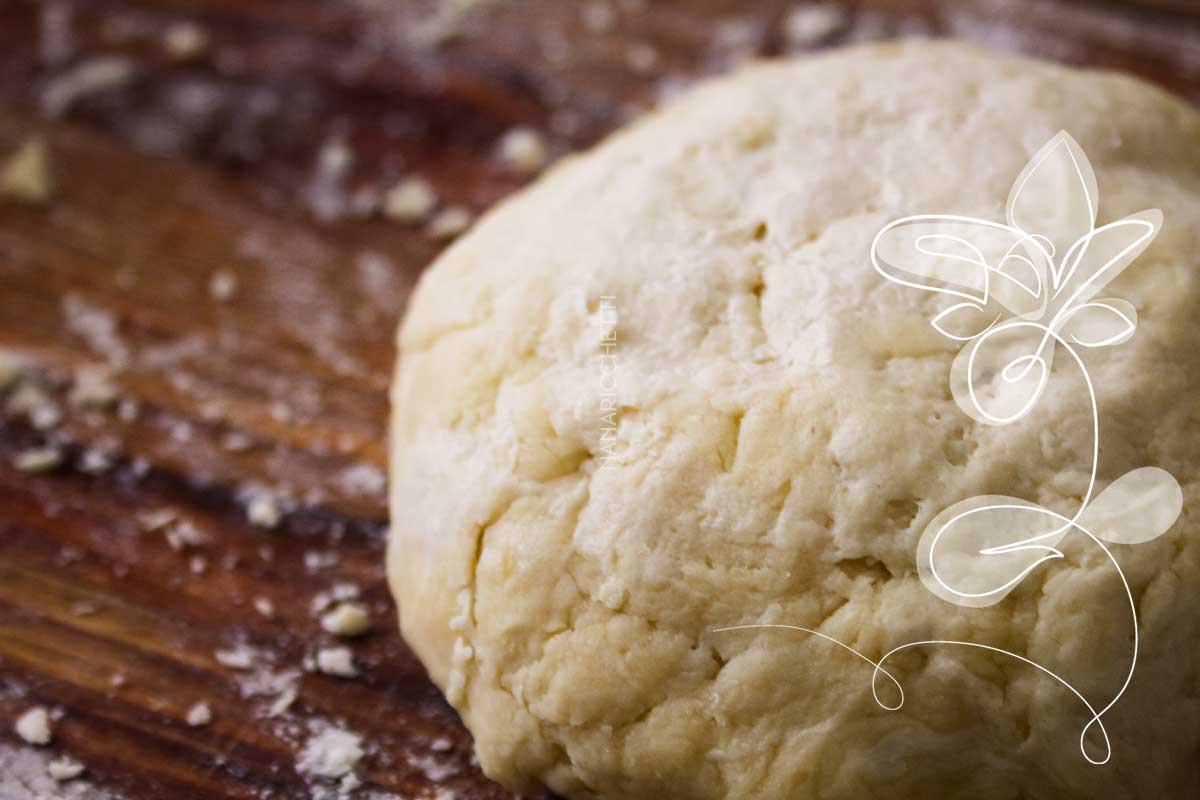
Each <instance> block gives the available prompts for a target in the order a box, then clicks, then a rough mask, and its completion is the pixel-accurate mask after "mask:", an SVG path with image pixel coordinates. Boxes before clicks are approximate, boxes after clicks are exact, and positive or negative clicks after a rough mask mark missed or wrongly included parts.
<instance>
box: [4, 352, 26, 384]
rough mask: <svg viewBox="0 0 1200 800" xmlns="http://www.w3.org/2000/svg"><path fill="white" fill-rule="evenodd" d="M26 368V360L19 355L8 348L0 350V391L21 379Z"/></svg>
mask: <svg viewBox="0 0 1200 800" xmlns="http://www.w3.org/2000/svg"><path fill="white" fill-rule="evenodd" d="M28 368H29V364H28V362H26V361H25V359H24V358H22V357H21V356H19V355H17V354H16V353H13V352H11V351H8V350H0V391H3V390H5V389H7V388H9V387H10V386H12V385H13V384H15V383H17V382H18V381H19V380H21V378H23V377H24V375H25V371H26V370H27V369H28Z"/></svg>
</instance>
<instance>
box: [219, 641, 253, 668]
mask: <svg viewBox="0 0 1200 800" xmlns="http://www.w3.org/2000/svg"><path fill="white" fill-rule="evenodd" d="M213 658H215V659H216V660H217V663H218V664H220V665H221V666H223V667H228V668H229V669H250V668H251V667H253V666H254V660H255V653H254V651H253V650H252V649H250V648H249V647H246V646H245V645H239V646H237V647H232V648H229V649H227V650H217V651H216V652H214V653H213Z"/></svg>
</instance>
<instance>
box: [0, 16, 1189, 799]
mask: <svg viewBox="0 0 1200 800" xmlns="http://www.w3.org/2000/svg"><path fill="white" fill-rule="evenodd" d="M1189 7H1190V6H1189V5H1188V4H1186V3H1184V4H1180V3H1174V2H1172V0H1144V2H1139V3H1129V4H1125V5H1124V6H1122V5H1121V4H1119V3H1111V4H1092V3H1065V2H1050V1H1049V0H1024V1H1023V2H1012V3H997V2H984V1H982V0H980V1H979V2H951V1H950V0H944V2H929V1H928V0H925V1H918V0H877V1H876V2H861V3H844V4H838V3H826V4H819V5H817V6H805V5H803V4H798V3H790V2H782V1H776V2H757V3H742V2H733V1H732V0H729V2H711V1H710V0H705V1H704V2H687V3H684V2H678V3H676V2H654V3H649V2H618V1H617V0H612V2H579V3H562V2H550V1H549V0H545V1H544V2H519V0H491V1H490V2H483V1H482V0H477V2H474V3H467V2H458V1H456V2H449V1H447V2H441V3H432V2H376V1H374V0H357V1H356V2H348V1H346V0H343V2H326V3H313V2H309V1H308V0H282V1H280V2H272V3H238V2H225V1H224V0H203V2H198V3H182V2H174V1H173V0H168V1H167V2H148V1H147V0H141V1H140V2H90V3H83V2H78V3H73V2H63V1H61V0H45V1H44V2H32V1H31V0H7V2H5V3H3V5H2V8H3V15H4V16H3V19H4V24H3V25H0V162H7V160H8V159H9V158H10V157H11V156H12V155H13V154H15V153H16V152H17V151H18V150H19V148H21V147H22V145H24V144H27V143H28V142H30V141H40V142H42V143H43V144H44V147H45V152H46V158H47V164H48V170H49V176H50V178H51V179H52V180H51V183H50V185H49V189H48V192H49V193H48V198H47V200H46V202H37V201H36V199H35V201H34V202H26V201H22V200H20V199H19V198H13V197H7V198H5V199H3V200H0V349H2V350H3V351H4V353H6V354H7V358H8V362H7V363H8V364H9V366H10V367H11V366H12V364H14V363H15V364H16V366H15V367H12V369H13V370H15V373H14V374H13V375H11V376H10V381H9V382H8V383H7V384H6V389H5V391H4V394H3V396H2V397H0V729H2V732H0V797H3V798H5V800H7V799H8V798H9V797H12V798H15V799H16V800H24V798H25V797H31V798H32V797H37V798H44V797H52V798H53V797H89V798H93V797H99V798H102V799H104V800H107V798H109V797H114V798H131V799H134V800H140V799H141V798H147V799H148V798H161V797H189V798H192V797H195V798H268V797H275V798H308V797H338V796H342V795H344V796H346V797H360V798H367V799H368V800H385V799H387V798H433V797H438V798H440V800H450V798H460V800H471V799H472V798H502V797H508V796H510V795H508V794H507V793H505V792H504V791H503V790H502V789H500V788H499V787H496V786H495V785H493V784H491V783H489V782H488V781H487V780H486V779H485V778H483V777H482V776H481V775H480V773H479V771H478V769H477V768H476V767H474V766H473V764H472V760H471V756H470V740H469V737H468V735H467V734H466V732H465V731H464V730H463V729H462V727H461V725H460V724H459V723H458V721H457V719H456V718H455V716H454V714H453V713H452V712H451V711H450V710H449V709H448V708H447V706H446V705H445V704H444V702H443V701H442V700H441V699H440V697H439V696H438V693H437V692H436V690H435V689H434V688H433V687H432V686H431V685H430V684H429V682H428V681H427V679H426V678H425V677H424V673H423V670H422V669H421V667H420V665H419V664H418V663H417V662H416V661H415V659H414V658H413V657H412V655H411V654H410V653H409V651H408V650H407V648H406V647H405V646H404V644H403V642H402V641H401V640H400V638H399V636H398V635H397V634H396V633H395V630H394V628H395V626H394V623H393V614H394V612H393V609H392V607H391V604H390V600H389V598H388V595H387V590H386V587H385V584H384V578H383V540H384V536H385V524H386V523H385V517H386V512H385V503H384V485H383V467H384V430H385V426H386V396H385V390H386V385H387V381H388V377H389V375H388V373H389V370H390V365H391V359H392V345H391V342H392V335H393V330H394V326H395V322H396V320H397V318H398V316H399V314H400V311H401V309H402V307H403V304H404V301H405V298H406V297H407V295H408V293H409V291H410V290H411V288H412V286H413V283H414V282H415V280H416V278H417V276H418V275H419V273H420V270H421V269H422V268H423V266H424V265H425V264H426V263H428V262H429V260H431V259H432V258H433V257H434V256H435V255H436V254H437V252H438V251H439V250H440V248H441V247H443V246H444V244H445V240H444V239H440V238H439V235H438V234H445V233H448V232H449V230H450V228H452V227H454V225H455V224H457V223H462V222H463V221H464V219H466V218H469V217H470V216H473V215H475V214H478V213H479V212H481V211H483V210H485V209H486V208H487V207H488V206H489V205H491V204H492V203H494V202H495V201H497V200H498V199H499V198H501V197H503V196H504V195H505V194H507V193H509V192H511V191H512V190H514V189H515V188H517V187H518V186H520V185H521V184H522V183H523V182H525V181H526V180H528V179H529V175H530V173H532V172H535V171H536V168H537V166H538V164H537V162H538V161H539V160H540V159H539V158H538V157H537V152H538V148H537V147H533V148H531V147H530V146H529V139H528V136H525V138H524V140H523V144H522V137H521V136H517V137H516V138H517V140H518V142H517V144H516V145H512V144H511V135H512V132H513V131H514V130H519V131H532V132H534V133H535V134H536V139H537V143H538V144H539V145H541V146H542V148H543V149H544V153H543V154H542V155H543V156H544V157H546V158H548V159H553V158H556V157H559V156H561V155H563V154H565V153H568V152H570V151H572V150H576V149H579V148H582V147H584V146H586V145H587V144H589V143H590V142H592V141H594V140H595V139H596V138H598V137H599V136H601V135H603V134H604V133H605V132H607V131H609V130H611V129H613V128H614V127H616V126H618V125H620V124H621V123H623V122H624V121H626V120H628V119H631V118H633V117H635V116H636V115H637V114H638V113H639V112H640V111H641V110H643V109H645V108H648V107H650V106H652V105H653V104H654V103H656V102H659V101H661V100H662V99H664V98H666V97H669V96H670V95H672V94H673V93H675V92H677V91H679V90H680V89H681V88H683V87H684V86H686V85H687V84H689V83H691V82H693V81H694V80H696V79H697V78H698V77H700V76H702V75H704V74H709V73H712V72H716V71H720V70H723V69H726V68H728V67H730V66H732V65H734V64H736V63H738V62H740V61H743V60H745V59H747V58H751V57H755V56H760V55H767V56H770V55H779V54H784V53H788V52H799V51H804V50H809V49H814V48H820V47H828V46H832V45H834V44H838V43H844V42H853V41H865V40H873V39H881V38H894V37H897V36H925V35H935V34H943V33H950V34H955V35H960V36H966V37H969V38H973V39H976V40H979V41H981V42H984V43H987V44H990V45H991V46H995V47H1000V48H1002V49H1010V50H1013V49H1015V50H1023V51H1026V52H1035V53H1042V54H1046V55H1050V56H1054V57H1057V58H1060V59H1063V60H1065V61H1069V62H1072V63H1096V64H1107V65H1111V66H1115V67H1120V68H1123V69H1127V70H1130V71H1133V72H1136V73H1139V74H1142V75H1144V76H1146V77H1149V78H1151V79H1153V80H1157V81H1158V82H1160V83H1162V84H1163V85H1166V86H1168V87H1170V88H1172V89H1174V90H1175V91H1177V92H1179V93H1181V94H1183V95H1185V96H1187V97H1189V98H1191V99H1193V100H1200V52H1198V48H1200V46H1198V45H1197V44H1196V42H1200V22H1198V21H1197V19H1196V18H1195V17H1194V16H1189V15H1188V14H1187V9H1188V8H1189ZM1123 9H1124V10H1123ZM506 136H507V137H510V138H509V141H510V144H509V145H507V146H506V145H503V144H502V142H504V141H505V140H506ZM412 178H416V179H419V180H420V181H423V182H425V183H427V184H428V186H429V188H430V189H431V190H432V192H433V194H434V195H435V196H436V207H435V208H433V209H427V208H424V206H425V205H427V203H421V202H416V203H415V206H414V202H413V200H412V193H411V192H410V193H409V195H407V196H406V197H407V201H406V202H401V200H403V199H404V198H401V200H396V201H395V202H394V203H393V205H392V206H391V207H390V208H389V206H388V197H389V194H388V193H389V190H391V189H393V188H395V187H396V186H397V184H398V183H399V182H401V181H402V180H405V179H412ZM414 209H415V210H414ZM447 210H454V211H455V212H456V213H457V215H458V218H457V219H450V218H447V217H445V216H443V217H442V218H441V223H442V224H441V229H440V231H439V230H438V229H437V228H438V226H437V225H434V219H436V218H438V215H439V214H442V213H443V212H446V211H447ZM450 216H451V217H453V216H454V214H451V215H450ZM431 226H433V227H432V228H431ZM3 366H4V364H3V363H0V378H3V377H4V374H5V373H4V369H2V367H3ZM98 375H99V376H101V378H103V380H104V381H107V382H108V384H109V385H110V388H111V389H112V390H113V391H112V394H113V396H112V397H106V396H105V394H106V393H105V391H104V387H103V386H101V388H100V390H99V391H97V387H96V376H98ZM102 383H103V381H102ZM81 386H82V387H83V388H82V389H81V388H80V387H81ZM89 387H90V388H89ZM18 392H20V393H21V394H20V399H19V401H14V400H13V398H14V396H16V395H17V394H18ZM89 395H90V396H89ZM47 450H49V451H50V452H51V453H52V455H53V457H52V458H50V459H49V461H47V458H46V457H43V456H44V455H45V454H44V453H43V452H41V451H47ZM34 456H37V458H35V457H34ZM55 459H57V461H58V462H59V463H57V465H53V464H52V463H51V462H53V461H54V460H55ZM48 465H49V466H48ZM38 467H46V468H45V469H44V470H43V471H37V469H36V468H38ZM276 518H278V519H276ZM275 522H277V524H271V523H275ZM347 586H353V587H357V591H358V596H357V597H353V598H352V597H350V596H349V594H350V593H352V592H351V590H349V589H346V588H345V587H347ZM338 587H341V588H338ZM335 596H336V597H340V598H341V599H342V601H344V602H354V603H360V604H361V605H362V608H363V609H365V610H366V612H367V614H368V617H369V620H370V630H369V631H368V632H367V633H366V634H365V635H362V636H356V637H344V636H339V635H337V634H336V633H333V632H330V631H328V630H326V629H325V628H323V627H322V619H321V617H322V613H321V612H320V611H316V610H314V608H313V603H314V600H316V601H317V602H318V605H319V604H320V601H322V600H330V599H331V598H334V597H335ZM328 610H329V609H328V608H325V609H323V611H328ZM335 627H336V626H335ZM340 648H346V649H348V650H349V658H350V661H349V663H350V664H351V665H352V670H351V671H353V672H354V673H356V674H355V675H354V676H352V677H351V676H341V675H337V674H327V673H326V672H322V671H321V669H320V663H318V662H322V659H321V658H320V657H319V653H320V651H322V650H324V651H331V650H338V649H340ZM218 654H220V656H218ZM323 663H324V664H325V666H326V668H327V672H328V671H329V670H333V671H335V672H336V671H338V669H337V668H336V667H335V666H332V665H337V664H343V665H344V663H345V661H344V654H342V657H341V659H340V660H339V658H337V657H334V656H329V655H328V654H327V655H326V656H325V658H324V659H323ZM342 671H344V670H342ZM289 700H290V702H287V701H289ZM197 705H204V706H206V707H207V709H208V711H209V715H210V716H211V721H209V722H207V723H206V724H198V725H192V724H189V723H188V718H189V716H190V715H191V712H192V711H193V709H194V708H195V707H196V706H197ZM33 706H45V707H46V708H48V709H50V710H51V712H52V716H53V717H54V723H53V731H54V738H53V740H52V742H51V743H50V744H49V745H47V746H44V747H34V746H32V745H29V744H26V743H24V742H22V741H21V739H20V738H19V737H18V736H17V735H16V734H15V733H13V732H12V722H13V721H14V720H15V719H16V718H17V717H18V716H19V715H20V714H21V713H23V712H24V711H25V710H27V709H28V708H30V707H33ZM202 717H203V715H200V716H199V717H197V716H192V718H193V720H197V719H200V718H202ZM330 730H334V731H344V732H345V733H347V734H349V735H352V736H358V737H361V748H360V749H361V750H362V753H361V755H360V756H358V757H356V758H353V759H350V760H352V761H353V762H354V763H353V765H352V768H351V769H350V770H349V771H348V772H347V774H352V775H354V776H355V779H354V780H353V781H351V780H347V779H345V778H344V777H342V776H321V775H315V774H313V772H314V769H315V770H316V771H317V772H320V771H326V772H336V771H337V770H338V769H340V768H341V766H339V764H340V763H341V762H338V761H337V759H333V760H332V761H322V760H321V759H320V758H318V755H320V754H319V753H317V752H316V751H315V750H314V749H313V747H314V745H313V743H314V741H317V742H325V743H334V744H337V743H338V742H341V743H342V744H345V743H346V741H348V740H346V739H345V738H344V737H343V738H339V737H337V736H336V735H335V736H332V737H329V736H328V734H329V731H330ZM306 754H307V755H308V757H307V758H306ZM343 755H344V753H343ZM351 755H354V754H353V753H351ZM63 756H69V757H71V758H75V759H77V760H79V761H80V762H81V763H82V764H83V765H84V766H85V768H86V771H85V772H84V773H83V775H82V776H81V777H79V778H76V779H74V780H70V781H64V782H61V783H58V782H55V781H54V780H53V779H50V778H48V777H46V775H45V772H46V770H47V769H48V765H49V763H50V762H51V761H53V760H55V759H56V758H59V757H63ZM343 766H344V764H343ZM355 781H357V782H360V783H361V786H359V787H357V788H354V787H353V786H352V784H353V783H354V782H355Z"/></svg>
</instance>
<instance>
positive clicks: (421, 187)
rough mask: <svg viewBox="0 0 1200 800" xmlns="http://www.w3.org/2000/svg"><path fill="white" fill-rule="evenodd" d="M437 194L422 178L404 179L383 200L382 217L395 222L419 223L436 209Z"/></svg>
mask: <svg viewBox="0 0 1200 800" xmlns="http://www.w3.org/2000/svg"><path fill="white" fill-rule="evenodd" d="M437 202H438V198H437V193H436V192H434V190H433V187H432V186H430V185H429V182H428V181H426V180H424V179H422V178H406V179H404V180H402V181H400V183H398V184H396V185H395V186H393V187H392V188H391V189H389V190H388V192H387V194H386V195H385V196H384V198H383V215H384V216H385V217H387V218H388V219H390V220H393V221H395V222H408V223H413V222H421V221H422V220H424V219H426V218H428V217H429V215H430V214H432V213H433V209H434V208H436V207H437Z"/></svg>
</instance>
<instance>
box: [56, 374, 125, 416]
mask: <svg viewBox="0 0 1200 800" xmlns="http://www.w3.org/2000/svg"><path fill="white" fill-rule="evenodd" d="M119 396H120V393H119V392H118V390H117V386H116V384H115V383H114V382H113V371H112V370H111V369H110V368H109V367H106V366H102V365H95V364H93V365H90V366H86V367H81V368H80V369H79V370H77V371H76V372H75V380H74V382H73V383H72V385H71V393H70V395H69V396H68V398H67V399H68V400H69V401H70V403H71V404H72V405H73V406H76V407H78V408H96V409H106V408H111V407H112V406H113V405H115V404H116V402H117V398H118V397H119Z"/></svg>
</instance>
